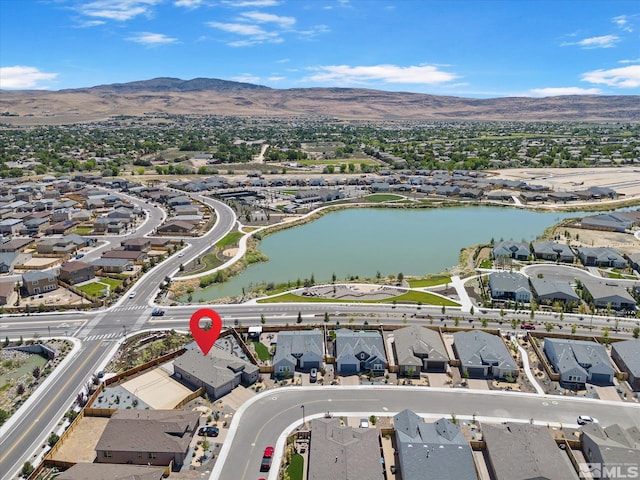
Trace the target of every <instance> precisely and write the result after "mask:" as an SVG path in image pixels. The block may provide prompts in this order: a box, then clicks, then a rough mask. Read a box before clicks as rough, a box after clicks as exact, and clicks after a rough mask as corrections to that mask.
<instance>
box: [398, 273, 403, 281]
mask: <svg viewBox="0 0 640 480" xmlns="http://www.w3.org/2000/svg"><path fill="white" fill-rule="evenodd" d="M403 280H404V273H402V272H400V273H399V274H398V283H402V281H403Z"/></svg>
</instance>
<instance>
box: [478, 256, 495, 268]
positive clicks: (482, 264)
mask: <svg viewBox="0 0 640 480" xmlns="http://www.w3.org/2000/svg"><path fill="white" fill-rule="evenodd" d="M480 268H493V260H491V259H489V258H485V259H484V260H482V261H481V262H480Z"/></svg>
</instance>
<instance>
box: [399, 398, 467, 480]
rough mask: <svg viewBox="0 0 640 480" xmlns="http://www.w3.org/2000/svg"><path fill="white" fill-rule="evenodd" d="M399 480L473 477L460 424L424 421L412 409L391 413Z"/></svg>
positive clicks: (446, 420) (445, 421) (444, 479)
mask: <svg viewBox="0 0 640 480" xmlns="http://www.w3.org/2000/svg"><path fill="white" fill-rule="evenodd" d="M393 427H394V429H395V433H396V445H397V447H396V448H397V452H398V463H399V465H398V467H399V468H398V469H399V470H400V472H401V473H402V480H423V479H426V478H434V479H436V478H437V479H438V480H461V479H465V480H471V479H477V478H478V476H477V473H476V467H475V464H474V461H473V453H472V451H471V446H470V445H469V442H468V441H467V440H466V438H465V437H464V435H463V433H462V431H461V430H460V427H459V426H458V425H457V424H455V423H453V422H452V421H451V420H449V419H446V418H441V419H440V420H437V421H436V422H433V423H425V422H424V420H423V419H422V418H421V417H419V416H418V415H417V414H416V413H414V412H413V411H412V410H403V411H401V412H400V413H398V414H397V415H395V416H394V417H393Z"/></svg>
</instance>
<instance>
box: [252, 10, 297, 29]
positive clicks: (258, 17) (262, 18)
mask: <svg viewBox="0 0 640 480" xmlns="http://www.w3.org/2000/svg"><path fill="white" fill-rule="evenodd" d="M241 16H242V17H244V18H247V19H249V20H253V21H256V22H258V23H275V24H277V25H278V26H280V27H281V28H290V27H292V26H293V25H294V24H295V23H296V19H295V18H293V17H281V16H279V15H273V14H272V13H263V12H244V13H242V14H241Z"/></svg>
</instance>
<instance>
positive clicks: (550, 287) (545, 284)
mask: <svg viewBox="0 0 640 480" xmlns="http://www.w3.org/2000/svg"><path fill="white" fill-rule="evenodd" d="M529 280H530V281H531V286H532V287H533V289H534V290H535V292H536V295H537V296H538V297H540V298H542V299H543V300H544V299H547V298H549V299H565V300H567V301H575V302H578V301H580V297H579V296H578V294H577V293H576V292H575V290H574V289H573V288H572V287H571V285H569V282H566V281H561V280H546V279H544V278H538V277H531V278H530V279H529Z"/></svg>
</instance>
